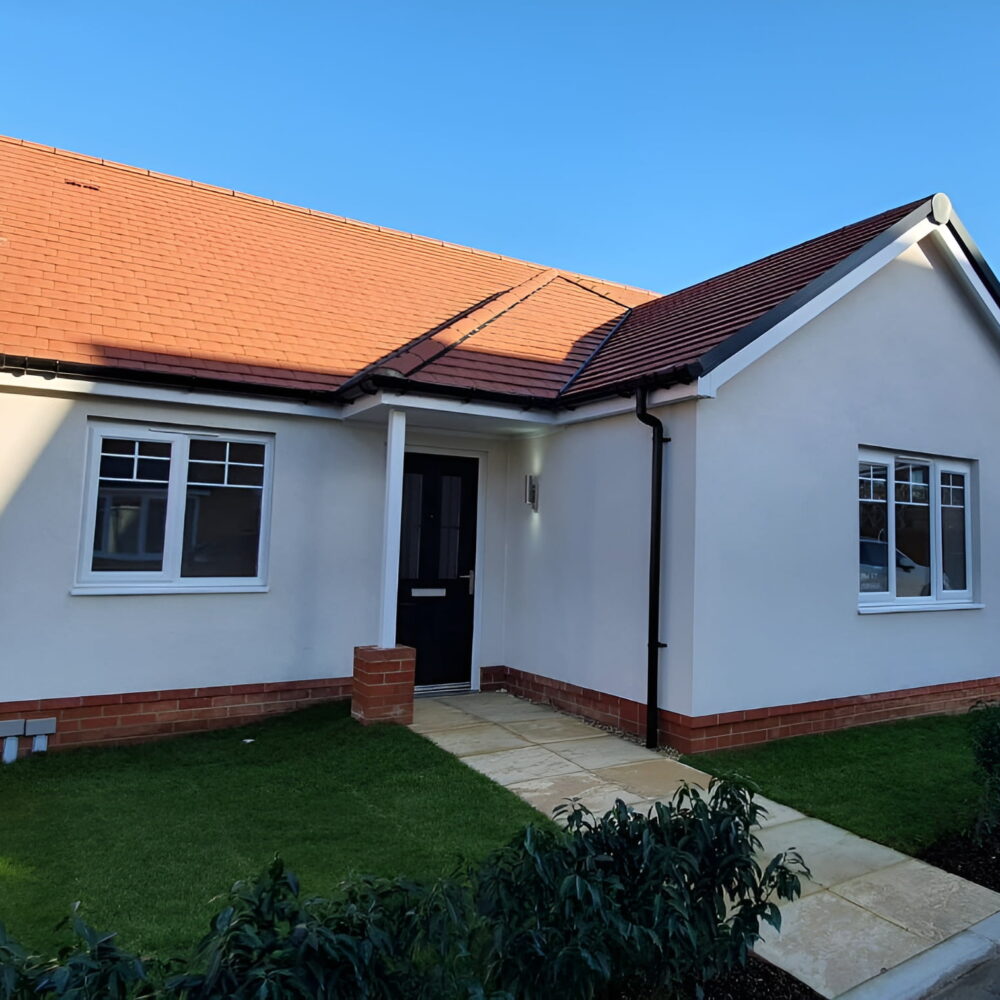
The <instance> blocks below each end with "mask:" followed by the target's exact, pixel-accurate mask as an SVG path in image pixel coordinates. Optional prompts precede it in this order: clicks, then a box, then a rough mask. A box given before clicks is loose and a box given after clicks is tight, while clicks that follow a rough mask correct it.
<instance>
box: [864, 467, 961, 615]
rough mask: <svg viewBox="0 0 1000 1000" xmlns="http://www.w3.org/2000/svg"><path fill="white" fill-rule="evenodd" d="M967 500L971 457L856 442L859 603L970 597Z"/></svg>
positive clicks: (951, 601) (953, 601)
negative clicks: (858, 447) (914, 452)
mask: <svg viewBox="0 0 1000 1000" xmlns="http://www.w3.org/2000/svg"><path fill="white" fill-rule="evenodd" d="M971 499H972V463H971V462H964V461H960V460H956V459H950V458H940V457H933V456H928V455H912V454H905V453H903V454H897V453H892V452H883V451H875V450H869V449H861V451H860V453H859V456H858V515H859V518H858V521H859V539H860V553H859V582H858V602H859V606H860V607H861V609H862V610H866V609H871V610H873V609H875V608H878V607H885V608H891V609H893V610H903V609H906V608H912V609H914V610H916V609H919V608H930V607H933V608H937V607H948V606H951V605H957V604H964V605H969V604H971V603H972V600H973V582H972V573H973V551H974V550H973V545H974V533H973V523H972V503H971Z"/></svg>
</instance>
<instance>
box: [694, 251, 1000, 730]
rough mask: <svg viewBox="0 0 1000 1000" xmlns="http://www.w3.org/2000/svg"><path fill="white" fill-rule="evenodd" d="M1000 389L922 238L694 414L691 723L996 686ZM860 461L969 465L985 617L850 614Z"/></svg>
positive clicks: (975, 312) (988, 335) (946, 273)
mask: <svg viewBox="0 0 1000 1000" xmlns="http://www.w3.org/2000/svg"><path fill="white" fill-rule="evenodd" d="M872 373H878V377H877V378H876V382H875V383H872V382H870V381H869V378H870V377H871V375H872ZM998 387H1000V351H998V346H997V336H996V331H995V329H994V328H993V326H992V324H991V323H988V322H987V321H986V320H985V319H984V318H983V316H982V314H981V312H980V310H979V308H978V307H977V306H975V305H974V303H973V301H972V300H971V298H970V296H969V294H968V293H967V292H966V291H965V290H964V289H963V288H962V286H961V285H960V283H959V281H958V280H957V279H956V278H955V277H954V274H953V272H952V270H951V266H950V264H949V263H948V261H947V260H946V259H945V258H944V257H943V254H942V252H941V251H940V250H939V249H938V248H937V246H936V244H934V243H933V237H928V238H927V239H925V240H923V241H922V242H921V243H920V244H918V245H916V246H914V247H911V248H910V249H909V250H907V251H906V252H905V253H903V254H902V255H901V256H900V257H899V258H898V259H897V260H895V261H893V262H891V263H889V264H888V265H886V267H885V268H883V269H882V270H881V271H880V272H878V273H877V274H875V275H873V276H872V277H870V278H868V279H867V280H866V281H864V282H863V283H862V284H861V285H859V286H858V287H857V288H855V289H854V290H853V291H852V292H851V293H850V294H848V295H847V296H845V297H844V298H843V299H841V300H840V301H839V302H837V303H836V304H834V305H833V306H831V307H830V308H829V309H827V310H826V311H825V312H824V313H822V314H821V315H819V316H818V317H817V318H815V319H814V320H812V321H811V322H809V323H807V324H806V325H805V326H804V327H803V328H802V329H800V330H798V331H797V332H796V333H795V334H794V335H793V336H791V337H789V338H788V339H787V340H785V341H784V342H783V343H781V344H779V345H778V346H777V347H775V348H774V349H773V350H771V351H770V352H769V353H767V354H765V355H764V356H763V357H761V358H759V359H758V360H757V361H755V362H754V363H753V364H752V365H750V366H749V367H748V368H747V369H746V370H744V371H743V372H741V373H740V374H739V375H737V376H736V377H735V378H733V379H732V380H731V381H729V382H728V383H726V384H724V385H723V386H721V387H720V388H719V391H718V396H717V398H716V399H711V400H704V401H702V402H701V403H699V413H698V424H697V443H696V451H697V463H696V473H695V476H696V489H697V495H698V520H697V525H696V535H697V537H696V540H695V546H696V551H697V572H696V573H695V576H694V600H695V607H696V615H695V627H694V642H695V649H696V652H697V656H696V662H695V670H694V697H693V705H692V712H691V714H692V715H694V716H705V715H710V714H713V713H722V714H725V713H729V712H734V711H737V710H741V709H748V708H751V709H752V708H758V707H761V706H766V705H782V704H787V703H789V702H806V703H808V702H814V701H822V700H826V699H838V698H850V697H854V696H857V695H862V694H867V693H876V692H882V691H901V690H905V689H914V688H916V689H920V688H925V687H930V686H936V685H943V684H947V683H953V682H964V681H968V680H970V679H974V678H994V677H995V676H996V675H997V674H998V673H1000V660H998V657H997V649H996V642H995V637H996V635H997V633H998V630H1000V604H998V603H997V602H996V601H994V600H992V598H991V595H994V594H996V593H998V592H1000V524H998V522H997V520H996V518H994V517H992V516H991V515H990V512H991V511H993V510H995V509H996V508H997V507H998V505H1000V463H998V462H997V461H996V434H995V432H994V429H995V428H996V427H997V426H998V425H1000V391H998ZM928 400H938V401H940V402H941V403H942V405H940V406H939V405H928ZM945 404H946V405H945ZM862 445H863V446H868V447H875V448H885V449H888V450H889V451H890V452H892V451H898V452H902V453H907V454H926V455H931V456H934V455H942V456H952V457H956V458H962V459H970V460H972V461H973V462H975V463H977V465H976V468H975V470H974V475H973V487H974V489H973V492H974V494H976V500H977V501H978V503H977V505H975V506H974V507H973V510H974V511H977V510H978V511H979V512H980V513H976V514H974V527H975V537H976V540H977V548H978V550H979V552H980V553H981V561H980V563H979V565H978V566H977V567H975V568H974V569H973V576H974V577H975V576H977V575H978V576H979V581H978V582H979V587H978V593H979V595H980V596H981V598H982V600H983V603H985V605H986V606H985V607H984V608H982V609H979V610H966V611H959V610H952V611H948V610H945V611H932V612H910V613H901V614H883V615H860V614H858V613H857V596H856V595H857V589H858V554H857V545H856V544H848V541H851V542H853V540H854V539H855V538H856V536H857V530H858V527H857V524H858V511H857V461H858V448H859V446H862ZM734 483H740V484H744V486H743V490H742V493H741V494H740V495H741V496H752V497H753V503H738V510H739V516H738V517H736V516H734V509H735V508H734V503H736V502H738V498H736V497H735V496H734V493H733V484H734ZM723 623H724V627H722V624H723ZM761 623H769V624H768V625H767V627H761ZM988 683H993V682H992V681H989V682H988ZM887 717H891V716H887ZM804 721H810V720H804Z"/></svg>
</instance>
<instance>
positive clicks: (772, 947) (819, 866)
mask: <svg viewBox="0 0 1000 1000" xmlns="http://www.w3.org/2000/svg"><path fill="white" fill-rule="evenodd" d="M525 707H526V708H527V709H532V710H534V711H533V713H532V718H531V720H530V721H528V720H522V721H517V720H516V719H515V718H513V717H515V716H518V715H519V714H520V712H519V709H518V704H517V699H514V698H513V697H511V696H510V695H507V694H479V695H469V696H464V697H453V698H448V699H447V704H446V705H445V704H444V702H443V701H441V700H433V701H431V700H423V699H421V700H418V701H417V703H416V705H415V722H414V726H413V728H415V729H417V730H418V731H419V730H421V729H423V730H427V729H431V730H432V736H433V738H434V739H435V741H436V742H438V744H439V745H443V743H444V742H445V737H446V735H447V733H448V732H455V733H456V734H458V733H463V732H464V733H468V732H469V731H471V730H475V729H477V728H479V727H481V726H483V725H484V724H486V720H487V719H489V720H490V721H489V723H488V724H489V726H490V727H491V728H497V729H503V728H506V729H509V730H510V731H511V733H512V734H515V735H516V734H518V733H520V732H524V730H525V727H526V726H532V727H534V729H533V732H534V735H535V737H536V738H537V739H539V741H540V743H539V745H538V746H536V747H534V748H532V749H524V748H518V749H512V750H505V751H490V752H478V751H477V749H476V747H475V746H473V745H471V744H465V745H464V747H463V748H462V749H461V750H459V751H458V752H457V756H459V757H460V759H461V760H462V761H463V762H464V763H466V764H468V765H469V766H470V767H475V768H476V769H477V770H480V771H482V772H483V773H485V774H487V775H489V776H491V777H493V778H494V780H499V781H500V782H501V783H502V784H505V785H506V786H507V788H508V789H509V790H510V791H512V792H514V793H515V794H516V795H518V796H520V797H521V798H522V799H524V800H525V801H526V802H528V803H530V804H531V805H533V806H534V807H535V808H536V809H538V810H540V811H541V812H543V813H545V814H547V815H551V812H552V810H553V809H554V808H556V807H557V806H560V805H563V806H565V805H566V804H567V800H568V799H570V798H575V799H578V800H579V801H580V802H581V803H582V804H583V805H584V806H586V807H588V808H589V809H591V811H593V812H596V813H601V812H603V811H605V810H607V809H608V808H610V807H611V806H612V805H613V804H614V802H615V800H616V799H621V800H622V801H624V802H625V803H626V804H629V805H632V806H633V808H636V809H647V808H649V807H650V806H651V805H652V804H653V803H654V802H656V801H661V800H663V799H666V798H669V797H670V796H671V795H672V794H673V792H674V791H676V789H677V788H678V787H679V786H680V784H681V783H682V782H687V783H688V784H694V785H699V786H701V787H702V788H704V787H707V785H708V783H709V780H710V779H709V776H708V775H707V774H705V773H704V772H702V771H698V770H696V769H695V768H692V767H688V766H687V765H684V764H680V763H678V762H677V761H674V760H669V759H667V758H665V757H662V756H659V755H657V754H653V753H650V752H649V751H645V750H643V749H642V748H640V747H636V746H634V744H631V743H624V741H619V742H623V743H624V745H625V746H627V747H628V748H629V750H630V751H640V752H641V753H643V754H645V755H646V759H644V760H641V761H639V762H633V763H629V764H619V765H615V766H610V767H600V766H598V767H593V766H591V767H582V766H580V765H579V763H578V760H579V758H578V759H577V760H570V759H569V758H568V757H567V756H564V751H565V750H566V748H567V747H569V748H570V750H572V749H573V748H574V745H575V744H576V743H577V741H566V740H563V739H561V738H560V737H561V736H562V735H564V734H563V733H562V732H561V730H560V726H559V723H560V722H561V721H564V717H562V716H559V715H557V714H556V713H555V712H554V711H553V710H551V709H548V710H542V711H543V712H544V715H538V714H537V713H538V709H539V706H537V705H527V706H525ZM442 708H446V709H447V711H442ZM501 717H506V718H507V720H508V721H498V719H499V718H501ZM566 721H569V722H570V724H571V725H573V726H579V725H580V723H577V722H575V721H573V720H566ZM546 726H547V727H548V732H549V734H550V735H551V737H552V738H551V741H550V742H547V743H543V742H541V740H542V739H544V735H545V731H546V729H545V727H546ZM515 727H516V728H515ZM593 732H594V734H595V735H594V736H593V738H592V739H591V740H590V741H589V742H590V743H591V745H592V746H594V747H595V748H601V749H602V752H603V759H604V760H608V759H613V758H614V753H613V752H611V753H609V752H608V751H607V750H606V749H604V748H603V746H602V745H603V744H604V742H605V741H606V740H608V739H611V737H608V736H607V735H606V734H604V733H603V732H602V731H601V730H597V729H595V730H593ZM578 742H579V744H580V745H582V744H583V743H584V742H586V741H583V740H580V741H578ZM594 763H595V764H596V763H598V762H597V761H596V760H595V762H594ZM758 801H759V802H760V804H761V805H764V806H766V807H767V808H768V810H769V812H770V813H771V815H770V816H769V817H768V818H767V819H766V820H765V821H764V824H763V829H762V830H761V831H759V836H760V838H761V840H762V841H764V850H763V851H762V855H761V860H762V861H766V860H769V858H770V856H772V855H773V854H774V853H777V852H778V851H783V850H789V849H798V850H801V851H802V854H803V855H804V857H805V860H806V863H807V864H808V865H809V866H810V867H811V868H812V869H813V871H814V873H816V877H817V880H818V881H817V882H815V883H806V885H805V890H806V894H805V895H803V896H802V897H801V898H800V899H798V900H796V901H794V902H791V903H782V904H781V911H782V931H781V933H780V934H776V933H775V932H774V931H773V930H772V929H770V928H769V927H766V926H765V927H764V928H762V931H763V940H762V941H761V942H760V943H759V944H758V946H757V951H758V952H759V954H761V955H762V956H763V957H764V958H767V959H768V960H769V961H771V962H773V963H774V964H776V965H778V966H780V967H781V968H783V969H786V970H787V971H789V972H791V973H792V974H793V975H794V976H797V977H798V978H799V979H801V980H802V981H803V982H805V983H807V984H808V985H809V986H811V987H812V988H813V989H814V990H816V991H817V992H818V993H820V994H821V995H822V996H824V997H829V998H831V1000H832V998H834V997H840V996H843V995H845V994H847V996H844V1000H848V997H850V1000H918V998H921V997H924V996H926V995H927V991H928V989H929V988H931V987H933V986H934V985H935V984H936V983H938V982H943V981H946V980H947V979H948V978H955V977H956V976H958V975H960V974H961V973H962V972H964V971H965V970H966V969H967V968H969V966H970V964H973V963H975V962H979V961H982V960H983V959H984V958H986V957H988V956H989V955H990V954H991V953H992V952H993V951H994V949H995V948H996V947H997V945H998V943H1000V894H997V893H993V892H990V891H989V890H987V889H983V888H982V887H981V886H977V885H972V884H971V883H969V882H966V881H965V880H964V879H960V878H957V877H956V876H953V875H949V874H946V873H945V872H942V871H940V870H938V869H936V868H931V867H930V866H928V865H924V864H922V863H921V862H918V861H914V860H912V859H910V858H907V857H906V856H905V855H901V854H899V853H898V852H896V851H892V850H890V849H889V848H887V847H882V846H881V845H879V844H873V843H872V842H871V841H867V840H863V839H862V838H860V837H856V836H854V835H853V834H851V833H848V832H847V831H846V830H841V829H838V828H837V827H834V826H831V825H830V824H829V823H823V822H821V821H819V820H816V819H811V818H809V817H803V816H802V814H801V813H799V812H797V811H796V810H794V809H789V808H788V807H787V806H783V805H780V804H778V803H774V802H771V801H770V800H768V799H763V798H759V799H758ZM984 917H985V919H983V918H984ZM981 995H983V994H980V993H970V994H969V997H970V1000H971V998H972V997H975V998H976V1000H979V997H980V996H981ZM955 1000H964V996H963V994H962V993H961V992H958V993H956V994H955Z"/></svg>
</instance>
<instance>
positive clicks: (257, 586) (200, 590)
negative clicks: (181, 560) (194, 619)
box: [70, 583, 271, 597]
mask: <svg viewBox="0 0 1000 1000" xmlns="http://www.w3.org/2000/svg"><path fill="white" fill-rule="evenodd" d="M270 589H271V588H270V587H268V586H267V584H263V583H249V584H211V585H206V586H201V587H199V586H188V585H183V586H179V585H177V584H156V583H133V584H128V585H126V584H106V583H97V584H86V583H81V584H78V585H77V586H75V587H73V588H72V589H71V590H70V594H71V595H72V596H73V597H106V596H110V595H116V596H121V595H130V594H136V595H138V594H266V593H267V592H268V591H269V590H270Z"/></svg>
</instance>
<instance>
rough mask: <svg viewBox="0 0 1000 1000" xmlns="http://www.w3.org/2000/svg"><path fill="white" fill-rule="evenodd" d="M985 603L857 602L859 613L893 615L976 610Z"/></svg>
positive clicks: (983, 606)
mask: <svg viewBox="0 0 1000 1000" xmlns="http://www.w3.org/2000/svg"><path fill="white" fill-rule="evenodd" d="M985 607H986V605H985V604H972V603H969V602H968V601H954V602H952V603H949V602H948V601H936V602H934V603H933V604H859V605H858V614H859V615H894V614H898V613H899V612H901V611H976V610H978V609H980V608H985Z"/></svg>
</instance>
